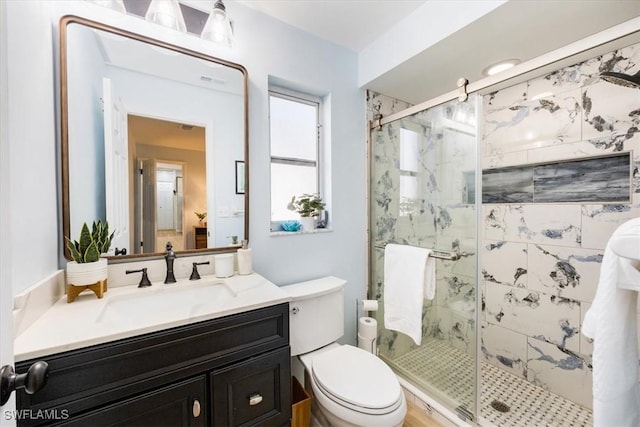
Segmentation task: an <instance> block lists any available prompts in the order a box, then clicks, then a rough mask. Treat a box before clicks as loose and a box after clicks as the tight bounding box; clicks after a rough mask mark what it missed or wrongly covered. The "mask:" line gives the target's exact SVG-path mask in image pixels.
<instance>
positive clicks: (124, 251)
mask: <svg viewBox="0 0 640 427" xmlns="http://www.w3.org/2000/svg"><path fill="white" fill-rule="evenodd" d="M126 254H127V248H122V249H118V248H116V256H118V255H126Z"/></svg>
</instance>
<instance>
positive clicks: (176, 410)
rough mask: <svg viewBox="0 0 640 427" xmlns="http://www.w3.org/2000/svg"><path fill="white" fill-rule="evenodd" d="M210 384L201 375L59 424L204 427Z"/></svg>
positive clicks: (80, 426) (126, 426)
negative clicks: (208, 385)
mask: <svg viewBox="0 0 640 427" xmlns="http://www.w3.org/2000/svg"><path fill="white" fill-rule="evenodd" d="M206 383H207V377H206V375H201V376H199V377H196V378H192V379H190V380H186V381H183V382H180V383H177V384H172V385H170V386H167V387H163V388H161V389H159V390H154V391H151V392H149V393H144V394H142V395H139V396H135V397H133V398H130V399H126V400H124V401H122V402H118V403H115V404H112V405H109V406H106V407H104V408H102V409H99V410H96V411H92V412H90V413H88V414H85V415H80V416H77V417H72V418H70V419H69V420H67V421H66V422H63V423H61V424H58V425H59V426H67V427H71V426H73V427H86V426H92V427H98V426H114V427H115V426H121V427H137V426H148V427H158V426H172V427H181V426H182V427H200V426H202V427H204V426H205V425H206V424H207V411H206V406H207V402H206V401H205V399H206V395H207V392H206V389H207V384H206Z"/></svg>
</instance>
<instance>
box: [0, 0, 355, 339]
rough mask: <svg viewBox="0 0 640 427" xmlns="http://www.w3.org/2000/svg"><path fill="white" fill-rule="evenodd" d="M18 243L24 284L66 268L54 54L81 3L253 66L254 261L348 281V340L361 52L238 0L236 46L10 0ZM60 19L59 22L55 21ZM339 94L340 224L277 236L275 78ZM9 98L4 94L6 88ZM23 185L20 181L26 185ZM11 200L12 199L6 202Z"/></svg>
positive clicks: (262, 266) (335, 155)
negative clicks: (67, 18) (272, 129)
mask: <svg viewBox="0 0 640 427" xmlns="http://www.w3.org/2000/svg"><path fill="white" fill-rule="evenodd" d="M8 6H9V7H8V18H7V21H8V23H9V24H10V25H9V28H8V32H9V45H10V46H9V47H10V52H9V79H8V80H9V81H8V86H9V87H10V88H11V89H12V90H13V89H14V88H15V90H14V91H12V92H11V93H10V94H9V99H8V101H9V106H10V107H9V109H10V111H9V117H10V119H11V124H12V126H11V129H9V134H10V138H11V139H10V141H11V147H10V155H11V166H12V168H13V169H15V172H13V171H12V176H11V180H12V181H11V185H12V190H13V189H15V191H12V194H11V196H12V197H11V200H10V203H11V207H10V208H11V213H12V215H11V229H12V234H11V236H10V238H11V246H12V248H13V250H14V253H13V265H12V268H13V276H14V279H15V280H14V281H13V290H14V293H17V292H20V291H21V290H24V289H25V288H27V287H28V286H30V285H31V284H33V283H35V282H37V281H38V280H40V279H42V278H43V277H45V276H47V275H48V274H50V273H51V272H52V271H54V270H56V269H57V268H58V263H57V259H58V255H59V253H60V251H61V244H60V243H59V236H60V232H59V226H58V224H59V218H58V217H59V215H58V206H57V204H56V202H57V191H58V188H57V186H56V185H55V182H56V178H57V176H58V171H57V170H56V168H55V161H56V153H57V150H58V146H59V144H58V142H57V138H56V132H55V128H54V126H55V123H56V120H57V118H56V116H55V110H56V104H55V102H54V98H53V85H52V82H54V81H55V80H54V74H53V69H54V68H53V67H54V53H53V51H52V46H54V45H55V43H54V41H55V38H54V37H56V35H57V33H56V32H57V21H58V20H59V18H60V16H62V15H64V14H67V13H72V14H76V15H80V16H84V17H88V18H91V19H94V20H98V21H103V22H106V23H108V24H112V25H115V26H119V27H122V28H125V29H128V30H131V31H134V32H138V33H143V34H145V35H148V36H151V37H154V38H159V39H162V40H164V41H167V42H170V43H175V44H179V45H182V46H184V47H187V48H190V49H194V50H198V51H203V52H204V53H207V54H210V55H213V56H218V57H220V58H223V59H226V60H229V61H233V62H237V63H240V64H242V65H244V66H245V67H246V68H247V70H248V71H249V143H250V168H251V178H250V182H249V184H250V185H249V186H250V192H251V204H250V209H249V212H250V246H251V247H253V250H254V269H255V270H256V271H257V272H259V273H261V274H263V275H264V276H266V277H267V278H268V279H270V280H272V281H273V282H275V283H276V284H279V285H283V284H289V283H293V282H297V281H301V280H306V279H312V278H315V277H319V276H323V275H330V274H331V275H336V276H339V277H342V278H344V279H346V280H347V281H348V282H349V286H348V288H347V292H346V298H345V307H346V309H347V313H346V319H347V322H348V324H347V331H346V338H345V339H346V340H347V341H350V342H354V341H355V322H354V307H355V299H356V298H362V297H363V296H364V292H365V283H364V280H365V274H364V273H365V268H366V260H365V249H364V248H365V231H366V226H365V225H366V205H365V192H366V182H365V179H364V177H365V144H364V135H365V126H364V94H363V93H362V92H361V91H360V90H359V89H358V85H357V57H356V54H355V53H353V52H351V51H348V50H346V49H343V48H340V47H338V46H336V45H333V44H330V43H328V42H325V41H322V40H320V39H318V38H315V37H313V36H311V35H308V34H306V33H304V32H302V31H300V30H297V29H295V28H293V27H290V26H288V25H285V24H283V23H281V22H280V21H277V20H275V19H272V18H269V17H267V16H265V15H263V14H261V13H258V12H255V11H253V10H251V9H248V8H246V7H244V6H242V5H239V4H237V3H233V2H229V4H228V5H227V10H228V12H229V13H230V14H231V16H232V17H233V19H234V27H235V31H236V34H237V44H236V47H235V48H234V49H233V50H229V49H224V48H217V47H214V46H212V45H210V44H205V43H204V42H202V41H200V40H199V39H197V38H195V37H193V36H189V35H181V34H177V33H175V32H173V31H169V30H165V29H164V28H161V27H157V26H154V25H151V24H147V23H145V22H144V21H142V20H141V19H139V18H135V17H131V16H119V15H116V14H115V13H112V12H111V11H109V10H106V9H104V8H101V7H99V6H95V5H93V4H91V3H89V2H63V1H59V2H50V3H49V2H35V1H34V2H9V5H8ZM52 25H53V27H54V28H52ZM269 76H274V77H277V78H279V79H281V80H284V81H288V82H292V83H293V84H296V85H298V86H299V87H304V88H307V89H309V90H310V91H312V92H314V93H316V94H319V95H330V97H329V99H330V102H331V108H330V111H331V117H330V118H329V122H330V123H331V127H330V129H329V134H328V135H327V140H328V142H329V143H330V144H331V161H332V168H331V183H332V188H331V197H332V206H333V208H332V211H331V219H332V222H333V231H332V232H329V233H323V234H317V235H298V236H287V237H271V236H270V231H269V225H270V207H269V200H270V196H269V180H268V177H269V138H268V136H269V127H268V117H267V113H268V98H267V89H268V78H269ZM3 102H4V97H3ZM18 188H19V190H18ZM6 202H7V200H2V203H3V205H4V204H5V203H6Z"/></svg>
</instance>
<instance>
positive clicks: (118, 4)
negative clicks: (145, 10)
mask: <svg viewBox="0 0 640 427" xmlns="http://www.w3.org/2000/svg"><path fill="white" fill-rule="evenodd" d="M89 1H90V2H91V3H93V4H97V5H98V6H103V7H108V8H109V9H113V10H115V11H116V12H120V13H125V14H126V13H127V9H125V7H124V1H123V0H89Z"/></svg>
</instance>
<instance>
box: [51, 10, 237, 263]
mask: <svg viewBox="0 0 640 427" xmlns="http://www.w3.org/2000/svg"><path fill="white" fill-rule="evenodd" d="M65 20H68V21H67V22H64V21H65ZM61 31H62V33H61V35H62V37H61V83H62V85H61V89H62V91H61V92H62V93H61V95H62V101H63V102H62V131H63V132H62V134H63V135H62V146H63V147H62V148H63V162H62V163H63V193H65V194H64V196H65V197H63V199H64V200H63V205H64V206H63V210H64V212H63V214H64V215H63V216H64V233H65V236H68V237H72V238H73V237H74V236H75V233H77V232H78V231H79V230H80V228H81V226H82V224H83V223H84V222H88V223H91V222H92V221H93V220H96V219H102V220H106V221H108V222H109V225H110V228H111V229H112V230H115V231H116V236H115V237H114V240H113V243H112V245H111V247H112V251H115V249H116V248H117V249H118V252H119V251H121V250H122V249H123V248H124V249H126V250H127V254H130V255H134V256H135V255H141V254H153V253H158V252H162V251H163V250H164V246H165V244H166V242H167V241H171V242H172V244H173V247H174V250H176V251H191V250H202V249H212V248H221V247H229V246H234V245H238V244H239V242H241V241H242V240H243V239H246V238H247V237H248V236H247V231H248V221H247V218H246V216H245V206H246V200H248V193H247V192H244V194H238V192H237V182H238V180H239V179H241V180H242V181H243V182H244V179H245V178H246V176H247V175H246V174H248V171H246V170H244V172H243V176H241V177H238V176H237V175H238V174H237V167H236V164H237V163H238V162H244V161H245V157H246V148H247V143H246V130H245V124H246V93H245V88H246V80H245V79H246V74H245V72H244V69H243V68H242V67H241V66H239V65H236V64H229V63H226V62H222V61H220V62H218V61H217V60H215V59H214V58H210V57H206V56H203V55H200V54H196V53H193V52H190V51H183V50H181V49H179V48H175V47H172V46H168V45H163V44H162V43H158V44H154V42H153V40H149V39H146V38H144V37H141V36H137V35H134V34H130V33H126V32H124V31H120V30H116V29H112V28H109V27H106V26H103V25H101V24H95V23H92V22H89V21H84V20H82V19H80V18H73V17H67V18H63V22H62V23H61ZM205 214H206V215H205Z"/></svg>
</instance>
